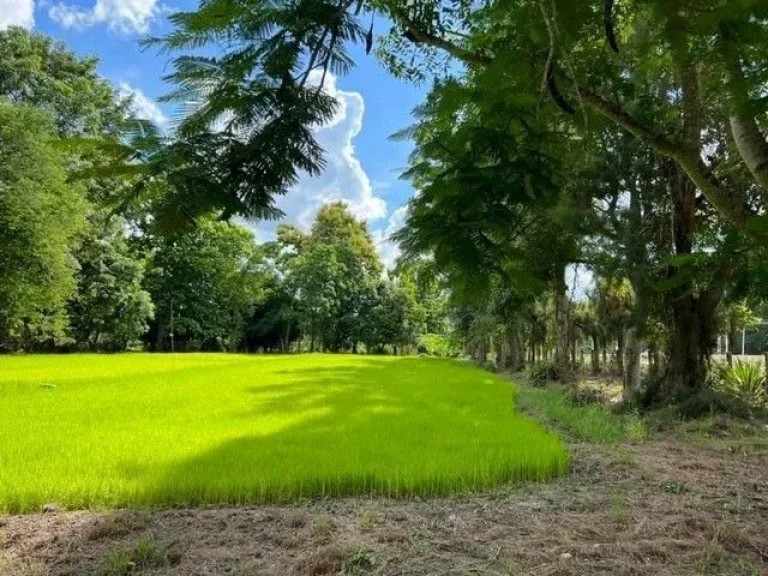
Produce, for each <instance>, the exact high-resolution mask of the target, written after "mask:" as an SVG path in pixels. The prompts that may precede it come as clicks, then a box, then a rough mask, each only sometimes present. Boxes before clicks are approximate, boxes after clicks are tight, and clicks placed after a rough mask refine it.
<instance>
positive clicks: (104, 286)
mask: <svg viewBox="0 0 768 576" xmlns="http://www.w3.org/2000/svg"><path fill="white" fill-rule="evenodd" d="M124 225H125V224H124V222H122V221H121V220H119V219H114V218H113V219H112V220H110V221H98V220H97V221H95V222H93V221H92V222H91V223H90V225H89V227H88V229H87V232H86V233H85V234H84V235H83V239H82V240H81V242H80V246H79V247H78V249H77V250H76V251H75V254H74V255H75V258H76V259H77V262H78V272H77V279H78V287H77V293H76V295H75V296H74V298H72V300H71V302H70V305H69V314H70V317H71V318H72V333H73V337H74V339H75V342H76V343H77V344H78V345H79V346H83V347H86V348H87V349H89V350H106V351H109V352H119V351H124V350H127V349H129V348H130V347H131V346H134V345H136V344H137V343H138V342H139V341H140V338H141V336H142V335H143V334H144V333H145V332H146V331H147V329H148V328H149V324H148V322H149V321H150V320H151V319H152V317H153V314H154V306H153V304H152V300H151V299H150V295H149V293H148V292H147V291H146V290H144V288H143V287H142V282H143V279H144V262H143V261H142V260H139V259H138V258H136V257H135V256H134V254H133V253H132V251H131V249H130V246H129V244H128V240H127V238H126V236H125V232H124Z"/></svg>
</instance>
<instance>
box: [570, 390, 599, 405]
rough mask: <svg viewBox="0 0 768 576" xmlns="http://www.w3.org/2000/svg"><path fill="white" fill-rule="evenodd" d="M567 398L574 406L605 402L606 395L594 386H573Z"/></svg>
mask: <svg viewBox="0 0 768 576" xmlns="http://www.w3.org/2000/svg"><path fill="white" fill-rule="evenodd" d="M568 400H569V401H570V403H571V404H574V405H576V406H589V405H590V404H605V402H606V397H605V394H604V393H603V392H602V391H601V390H597V389H596V388H574V389H573V390H571V392H570V393H569V394H568Z"/></svg>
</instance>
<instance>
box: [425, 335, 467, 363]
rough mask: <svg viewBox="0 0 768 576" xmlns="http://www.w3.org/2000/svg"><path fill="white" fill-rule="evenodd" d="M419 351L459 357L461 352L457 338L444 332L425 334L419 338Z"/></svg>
mask: <svg viewBox="0 0 768 576" xmlns="http://www.w3.org/2000/svg"><path fill="white" fill-rule="evenodd" d="M418 351H419V353H420V354H428V355H429V356H437V357H439V358H457V357H458V356H459V355H460V354H461V348H460V347H459V345H458V344H457V342H456V341H455V339H454V338H451V337H450V336H446V335H444V334H424V335H423V336H422V337H421V338H420V340H419V344H418Z"/></svg>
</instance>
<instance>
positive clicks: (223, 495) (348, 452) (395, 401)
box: [143, 358, 482, 505]
mask: <svg viewBox="0 0 768 576" xmlns="http://www.w3.org/2000/svg"><path fill="white" fill-rule="evenodd" d="M421 366H422V367H421V368H420V367H419V360H418V359H415V358H414V359H402V360H399V361H398V362H386V361H382V360H379V361H377V360H376V359H370V360H362V359H355V362H354V363H349V364H346V365H342V366H332V367H323V366H319V367H316V368H299V369H296V370H280V371H275V372H272V374H278V375H279V376H281V377H282V380H283V382H284V381H285V377H286V376H291V379H290V382H289V383H279V382H274V383H273V382H268V383H265V384H263V385H258V386H256V385H255V386H252V387H250V388H249V389H248V391H247V395H248V398H247V399H246V400H245V401H244V402H243V403H242V404H241V405H240V406H238V411H237V412H236V417H238V418H245V419H249V420H252V421H254V422H258V426H254V432H253V433H252V434H250V435H246V436H243V437H240V438H237V439H233V440H228V441H226V442H223V443H222V444H221V445H219V446H217V447H215V448H213V449H211V450H208V451H206V452H202V453H200V454H197V455H195V456H194V457H192V458H189V459H187V460H186V461H183V462H180V463H176V464H174V465H172V466H170V467H169V468H168V469H166V470H165V471H164V473H163V474H162V475H161V477H160V478H159V481H158V482H157V483H156V484H155V485H153V486H150V487H148V490H147V492H146V494H145V495H144V498H143V499H145V500H146V503H147V504H161V505H162V504H170V505H200V504H225V503H226V504H247V503H263V502H280V501H288V500H295V499H296V498H301V497H318V496H335V495H346V494H354V493H363V492H372V491H373V492H389V491H394V492H400V491H401V490H400V488H402V486H398V484H397V482H398V480H397V479H398V478H403V477H408V476H409V475H412V474H413V472H414V470H423V469H430V461H431V460H432V459H433V458H435V457H438V458H439V457H440V456H443V457H444V456H445V453H446V452H448V453H450V452H451V451H454V450H456V449H457V447H455V446H451V441H455V439H456V437H457V436H456V435H452V436H453V437H452V438H448V437H447V436H450V435H449V434H446V431H447V430H448V428H447V427H450V429H451V430H456V427H458V430H461V431H465V433H466V437H468V438H470V439H471V438H472V434H473V430H474V426H475V423H476V420H477V417H482V415H479V414H475V415H474V418H468V417H464V418H458V419H457V418H456V417H457V414H459V409H457V407H456V406H455V405H451V404H450V403H448V404H446V403H441V402H435V401H434V398H430V397H429V391H434V390H435V388H434V386H427V387H422V386H419V383H420V380H421V381H422V383H423V379H424V378H429V377H430V376H431V375H432V372H431V371H430V370H425V369H423V363H422V364H421ZM439 374H440V373H439V372H438V375H439ZM443 376H445V374H443ZM478 376H479V377H481V374H478ZM462 377H463V378H466V374H464V375H462ZM459 408H460V407H459ZM446 418H451V420H448V422H449V424H447V425H446V423H445V422H446ZM468 456H469V457H472V456H473V455H472V454H468ZM474 456H476V457H477V458H481V456H482V454H481V453H477V454H475V455H474Z"/></svg>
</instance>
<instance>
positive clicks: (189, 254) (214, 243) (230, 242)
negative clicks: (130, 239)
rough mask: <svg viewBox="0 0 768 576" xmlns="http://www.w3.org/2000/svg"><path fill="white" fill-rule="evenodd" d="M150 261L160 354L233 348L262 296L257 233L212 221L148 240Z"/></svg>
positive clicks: (148, 277)
mask: <svg viewBox="0 0 768 576" xmlns="http://www.w3.org/2000/svg"><path fill="white" fill-rule="evenodd" d="M143 240H144V241H146V242H150V247H151V251H152V252H151V253H152V257H151V259H150V262H149V266H148V270H147V273H146V278H145V288H146V290H147V291H148V292H149V293H150V294H151V296H152V302H154V304H155V322H154V324H153V326H152V330H151V333H150V337H154V343H155V348H156V349H157V350H169V349H170V338H169V336H170V331H171V320H172V319H173V333H174V337H175V339H176V345H177V346H178V347H179V349H185V350H219V351H220V350H234V349H236V348H237V347H238V345H239V344H240V342H241V340H242V338H243V335H244V330H245V324H246V321H247V319H248V318H249V317H250V315H251V314H252V313H253V307H254V306H255V304H256V303H257V301H258V300H259V299H260V297H261V286H262V281H263V277H262V276H261V274H260V273H259V269H258V259H259V258H260V255H259V254H258V253H257V251H256V246H255V244H254V241H253V235H252V234H251V232H250V231H248V230H246V229H245V228H243V227H241V226H237V225H234V224H229V223H226V222H221V221H218V220H216V219H212V218H208V219H203V220H201V221H199V223H198V224H197V225H196V226H195V227H193V228H191V229H189V230H186V231H184V232H182V233H181V234H179V235H172V236H156V237H153V238H144V239H143Z"/></svg>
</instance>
